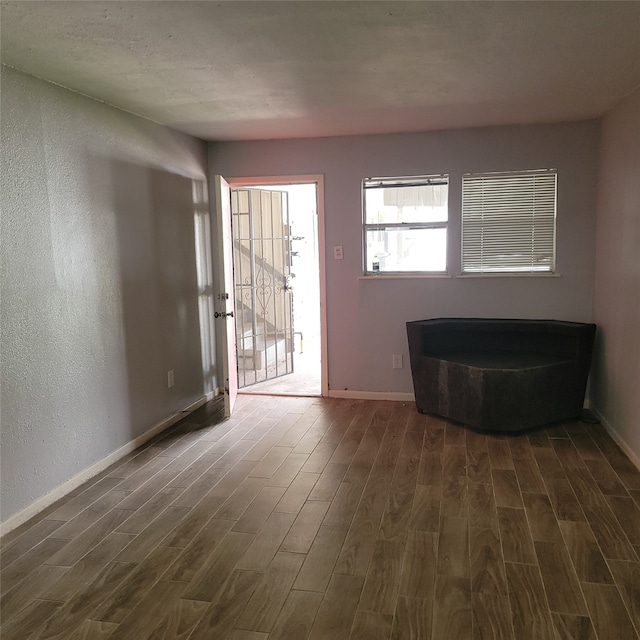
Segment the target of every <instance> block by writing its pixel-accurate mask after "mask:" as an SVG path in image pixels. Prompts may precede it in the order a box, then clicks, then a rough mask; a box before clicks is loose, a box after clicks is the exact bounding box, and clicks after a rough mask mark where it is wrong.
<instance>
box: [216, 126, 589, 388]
mask: <svg viewBox="0 0 640 640" xmlns="http://www.w3.org/2000/svg"><path fill="white" fill-rule="evenodd" d="M597 145H598V124H597V123H596V122H583V123H575V124H559V125H536V126H520V127H499V128H487V129H470V130H461V131H443V132H432V133H423V134H413V135H381V136H361V137H360V136H355V137H344V138H318V139H314V140H288V141H265V142H223V143H212V144H211V145H210V167H211V171H212V172H214V173H221V174H222V175H224V176H225V177H227V178H231V177H241V176H272V175H287V174H317V173H321V174H324V176H325V229H326V242H327V249H326V259H327V306H326V309H327V326H328V349H329V354H328V359H329V385H330V388H331V389H337V390H344V389H349V390H364V391H380V392H387V391H392V392H411V391H412V384H411V376H410V372H409V368H408V362H409V359H408V350H407V339H406V333H405V322H406V321H407V320H417V319H421V318H434V317H446V316H463V317H469V316H479V317H514V318H554V319H559V320H574V321H590V320H591V314H592V304H593V274H594V230H595V199H596V176H597ZM543 167H555V168H557V169H558V227H557V228H558V232H557V243H558V250H557V267H558V271H559V273H560V277H483V278H460V277H455V276H456V275H457V274H459V272H460V268H459V265H460V232H461V231H460V206H461V202H460V187H459V185H460V181H461V178H462V174H463V173H465V172H473V171H506V170H522V169H539V168H543ZM425 173H426V174H430V173H448V174H449V176H450V184H451V185H452V186H451V187H450V191H449V214H450V223H449V234H448V238H449V244H448V251H449V255H450V261H449V264H450V267H451V276H453V277H449V278H418V279H416V278H413V279H412V278H399V279H385V278H369V279H362V278H360V276H361V275H362V266H361V265H362V212H361V195H360V185H361V181H362V178H364V177H372V176H403V175H417V174H425ZM454 185H457V188H454ZM333 245H342V246H343V249H344V260H341V261H335V260H333V250H332V246H333ZM392 354H404V356H405V357H404V362H405V368H404V369H392V367H391V363H392Z"/></svg>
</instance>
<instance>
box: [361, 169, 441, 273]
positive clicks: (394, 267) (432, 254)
mask: <svg viewBox="0 0 640 640" xmlns="http://www.w3.org/2000/svg"><path fill="white" fill-rule="evenodd" d="M448 185H449V180H448V176H443V175H439V176H414V177H406V178H366V179H365V180H363V183H362V187H363V209H364V271H365V273H367V274H375V273H387V274H389V273H425V272H426V273H439V272H440V273H441V272H445V271H446V270H447V221H448V217H449V214H448Z"/></svg>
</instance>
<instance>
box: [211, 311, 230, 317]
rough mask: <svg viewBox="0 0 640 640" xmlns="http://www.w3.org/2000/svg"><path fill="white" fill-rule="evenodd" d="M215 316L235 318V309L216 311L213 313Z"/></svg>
mask: <svg viewBox="0 0 640 640" xmlns="http://www.w3.org/2000/svg"><path fill="white" fill-rule="evenodd" d="M213 317H214V318H233V311H229V312H227V311H216V312H215V313H214V314H213Z"/></svg>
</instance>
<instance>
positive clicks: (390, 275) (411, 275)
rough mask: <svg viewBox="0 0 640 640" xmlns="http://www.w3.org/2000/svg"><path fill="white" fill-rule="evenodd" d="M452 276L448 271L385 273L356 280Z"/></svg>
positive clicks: (423, 278)
mask: <svg viewBox="0 0 640 640" xmlns="http://www.w3.org/2000/svg"><path fill="white" fill-rule="evenodd" d="M452 278H453V276H452V275H451V274H449V273H385V274H377V275H373V274H367V275H362V276H359V277H358V280H433V279H445V280H451V279H452Z"/></svg>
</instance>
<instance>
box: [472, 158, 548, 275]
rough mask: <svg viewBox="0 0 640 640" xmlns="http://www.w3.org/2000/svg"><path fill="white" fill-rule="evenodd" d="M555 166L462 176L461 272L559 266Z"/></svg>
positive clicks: (537, 270)
mask: <svg viewBox="0 0 640 640" xmlns="http://www.w3.org/2000/svg"><path fill="white" fill-rule="evenodd" d="M556 178H557V175H556V171H555V170H551V169H549V170H547V169H545V170H540V171H526V172H518V173H483V174H481V173H475V174H473V173H472V174H467V175H465V176H463V178H462V273H467V274H474V273H540V272H542V273H543V272H548V273H553V272H554V271H555V244H556V241H555V235H556Z"/></svg>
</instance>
